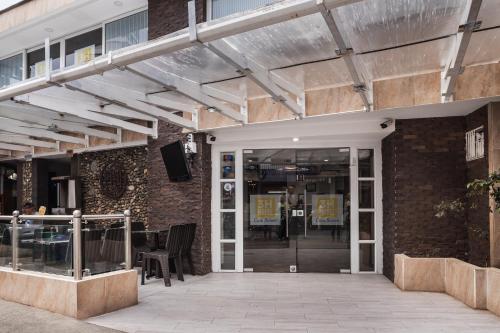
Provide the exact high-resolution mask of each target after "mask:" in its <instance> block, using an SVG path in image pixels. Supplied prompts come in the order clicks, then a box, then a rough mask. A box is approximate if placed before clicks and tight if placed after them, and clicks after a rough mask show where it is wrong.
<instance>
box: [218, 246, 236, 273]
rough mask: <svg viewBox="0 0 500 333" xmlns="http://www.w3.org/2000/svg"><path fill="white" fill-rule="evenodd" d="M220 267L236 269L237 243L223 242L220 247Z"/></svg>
mask: <svg viewBox="0 0 500 333" xmlns="http://www.w3.org/2000/svg"><path fill="white" fill-rule="evenodd" d="M220 268H221V269H228V270H234V269H235V244H234V243H221V249H220Z"/></svg>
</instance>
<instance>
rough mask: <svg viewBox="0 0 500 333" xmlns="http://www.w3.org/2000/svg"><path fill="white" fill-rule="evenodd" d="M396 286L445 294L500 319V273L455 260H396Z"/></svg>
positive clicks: (402, 288)
mask: <svg viewBox="0 0 500 333" xmlns="http://www.w3.org/2000/svg"><path fill="white" fill-rule="evenodd" d="M394 283H395V284H396V286H398V288H400V289H401V290H405V291H431V292H445V293H447V294H449V295H451V296H453V297H454V298H456V299H458V300H460V301H461V302H463V303H465V304H467V305H468V306H470V307H471V308H474V309H487V310H490V311H491V312H493V313H495V314H496V315H498V316H500V270H499V269H496V268H483V267H478V266H475V265H471V264H469V263H466V262H464V261H461V260H458V259H455V258H410V257H408V256H406V255H404V254H397V255H396V256H395V258H394Z"/></svg>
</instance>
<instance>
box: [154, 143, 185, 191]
mask: <svg viewBox="0 0 500 333" xmlns="http://www.w3.org/2000/svg"><path fill="white" fill-rule="evenodd" d="M160 151H161V156H162V157H163V163H165V168H166V169H167V174H168V178H169V179H170V181H172V182H182V181H187V180H190V179H191V170H190V168H189V164H188V161H187V158H186V153H185V150H184V145H183V144H182V142H181V141H176V142H173V143H170V144H168V145H166V146H164V147H162V148H161V149H160Z"/></svg>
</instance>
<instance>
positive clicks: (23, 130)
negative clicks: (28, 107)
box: [0, 118, 85, 145]
mask: <svg viewBox="0 0 500 333" xmlns="http://www.w3.org/2000/svg"><path fill="white" fill-rule="evenodd" d="M21 123H22V122H21ZM0 130H2V131H5V132H9V133H17V134H24V135H29V136H32V137H36V138H45V139H51V140H55V141H62V142H69V143H75V144H80V145H85V139H84V138H78V137H74V136H70V135H65V134H59V133H54V132H51V131H47V130H45V129H40V128H31V127H25V126H19V122H17V121H15V120H11V119H7V118H3V119H1V120H0Z"/></svg>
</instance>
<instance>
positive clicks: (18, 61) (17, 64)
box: [0, 54, 23, 88]
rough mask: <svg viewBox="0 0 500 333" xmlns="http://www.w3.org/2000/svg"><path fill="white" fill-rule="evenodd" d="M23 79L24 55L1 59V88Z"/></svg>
mask: <svg viewBox="0 0 500 333" xmlns="http://www.w3.org/2000/svg"><path fill="white" fill-rule="evenodd" d="M22 79H23V55H22V54H18V55H15V56H13V57H10V58H6V59H2V60H0V88H1V87H3V86H8V85H11V84H14V83H16V82H19V81H21V80H22Z"/></svg>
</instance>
